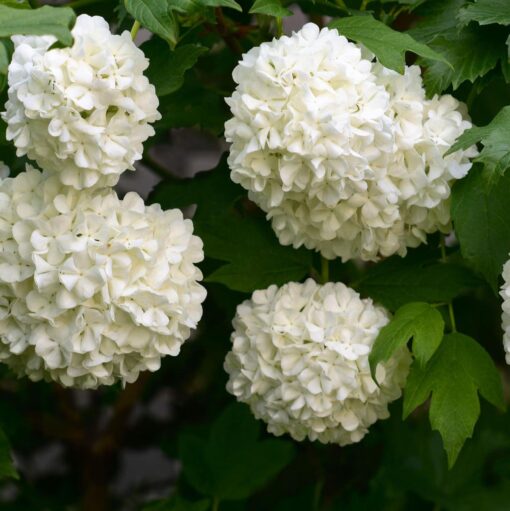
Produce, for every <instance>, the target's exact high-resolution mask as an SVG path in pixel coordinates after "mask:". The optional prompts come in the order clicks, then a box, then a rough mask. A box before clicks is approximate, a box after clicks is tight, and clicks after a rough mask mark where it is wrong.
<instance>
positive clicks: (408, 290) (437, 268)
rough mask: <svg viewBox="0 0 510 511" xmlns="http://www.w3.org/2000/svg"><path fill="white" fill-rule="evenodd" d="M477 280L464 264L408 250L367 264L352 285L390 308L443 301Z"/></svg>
mask: <svg viewBox="0 0 510 511" xmlns="http://www.w3.org/2000/svg"><path fill="white" fill-rule="evenodd" d="M480 284H481V281H480V279H478V278H477V277H476V276H475V275H474V274H473V273H472V272H471V271H470V270H469V269H468V268H465V267H463V266H460V265H458V264H455V263H442V262H438V261H437V257H436V258H433V257H432V256H430V255H426V256H425V257H421V256H420V255H419V254H416V256H415V255H414V254H413V253H412V252H411V253H409V254H408V255H407V256H406V257H404V258H403V257H400V256H394V257H390V258H389V259H386V260H385V261H382V262H380V263H378V264H376V265H375V266H373V267H372V268H370V269H369V270H368V272H367V273H366V274H365V275H364V276H363V278H362V279H361V280H360V282H359V283H358V285H357V286H356V289H357V290H358V291H359V292H360V293H361V294H362V295H363V296H369V297H371V298H373V299H374V300H375V301H376V302H378V303H380V304H382V305H384V306H385V307H387V308H388V309H390V310H392V311H394V310H396V309H398V308H399V307H401V306H402V305H404V304H406V303H409V302H429V303H443V302H445V303H446V302H449V301H451V300H452V299H453V298H455V297H456V296H459V295H460V294H462V293H463V292H464V291H466V290H468V289H470V288H475V287H478V286H479V285H480Z"/></svg>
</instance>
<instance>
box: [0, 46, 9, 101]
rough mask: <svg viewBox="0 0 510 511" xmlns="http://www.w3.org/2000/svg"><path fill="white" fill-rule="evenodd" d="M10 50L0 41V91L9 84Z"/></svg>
mask: <svg viewBox="0 0 510 511" xmlns="http://www.w3.org/2000/svg"><path fill="white" fill-rule="evenodd" d="M9 60H10V58H9V52H8V51H7V47H6V46H5V44H4V41H0V92H2V91H3V89H4V88H5V86H6V85H7V71H8V69H9Z"/></svg>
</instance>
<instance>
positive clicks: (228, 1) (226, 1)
mask: <svg viewBox="0 0 510 511" xmlns="http://www.w3.org/2000/svg"><path fill="white" fill-rule="evenodd" d="M198 1H199V2H200V3H201V4H202V5H205V6H207V7H228V8H230V9H235V10H236V11H239V12H242V10H243V8H242V7H241V6H240V5H239V4H238V3H237V2H235V1H234V0H198Z"/></svg>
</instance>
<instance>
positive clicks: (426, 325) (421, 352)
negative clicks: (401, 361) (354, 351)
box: [369, 302, 444, 375]
mask: <svg viewBox="0 0 510 511" xmlns="http://www.w3.org/2000/svg"><path fill="white" fill-rule="evenodd" d="M443 332H444V321H443V317H442V316H441V313H440V312H439V311H438V310H437V309H434V307H432V306H431V305H429V304H428V303H420V302H417V303H409V304H407V305H404V306H403V307H401V308H400V309H399V310H398V311H397V312H396V314H395V316H394V317H393V319H392V320H391V321H390V322H389V323H388V324H387V325H386V326H385V327H384V328H382V329H381V331H380V332H379V335H378V337H377V339H376V340H375V343H374V346H373V347H372V351H371V352H370V355H369V362H370V369H371V371H372V375H375V374H376V369H377V364H379V363H380V362H386V361H387V360H389V359H390V358H391V357H392V356H393V355H394V354H395V352H396V351H397V350H398V349H400V348H402V347H403V346H405V345H406V344H407V343H408V341H409V340H410V339H411V338H412V339H413V355H414V356H415V358H416V360H417V361H418V363H419V364H421V365H424V364H426V363H427V362H428V360H429V359H430V357H432V355H433V354H434V352H435V351H436V350H437V348H438V346H439V345H440V344H441V339H442V338H443Z"/></svg>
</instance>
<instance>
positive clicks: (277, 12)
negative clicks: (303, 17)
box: [250, 0, 293, 18]
mask: <svg viewBox="0 0 510 511" xmlns="http://www.w3.org/2000/svg"><path fill="white" fill-rule="evenodd" d="M250 13H251V14H266V15H267V16H274V17H275V18H284V17H285V16H292V14H293V13H292V11H291V10H289V9H287V8H286V7H283V5H282V3H281V1H280V0H255V2H254V3H253V5H252V6H251V9H250Z"/></svg>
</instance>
